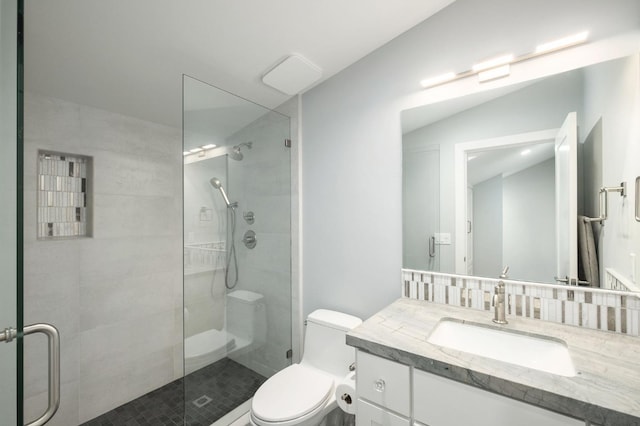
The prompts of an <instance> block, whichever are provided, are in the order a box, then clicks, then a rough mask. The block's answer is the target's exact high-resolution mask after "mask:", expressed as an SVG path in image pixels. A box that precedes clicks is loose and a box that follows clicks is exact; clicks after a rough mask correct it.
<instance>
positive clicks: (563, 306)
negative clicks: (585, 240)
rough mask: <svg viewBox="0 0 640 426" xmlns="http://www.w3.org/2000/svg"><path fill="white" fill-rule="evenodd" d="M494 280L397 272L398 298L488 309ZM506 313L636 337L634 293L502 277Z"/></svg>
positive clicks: (639, 308)
mask: <svg viewBox="0 0 640 426" xmlns="http://www.w3.org/2000/svg"><path fill="white" fill-rule="evenodd" d="M497 282H498V280H497V279H490V278H477V277H469V276H464V275H453V274H443V273H438V272H427V271H415V270H411V269H403V270H402V296H403V297H408V298H411V299H418V300H426V301H428V302H434V303H440V304H446V305H454V306H461V307H464V308H470V309H477V310H482V311H490V310H491V309H492V308H491V296H492V295H493V291H494V287H495V285H496V284H497ZM505 283H506V288H505V292H506V295H507V298H508V301H509V303H508V305H507V315H514V316H519V317H526V318H532V319H539V320H543V321H553V322H557V323H561V324H568V325H575V326H578V327H587V328H592V329H596V330H604V331H612V332H617V333H623V334H629V335H633V336H638V335H639V334H638V330H639V329H640V323H639V319H640V315H639V313H640V297H638V295H637V294H634V293H628V292H620V291H614V290H611V291H607V290H597V289H589V288H585V287H567V286H558V285H552V284H538V283H523V282H517V281H505Z"/></svg>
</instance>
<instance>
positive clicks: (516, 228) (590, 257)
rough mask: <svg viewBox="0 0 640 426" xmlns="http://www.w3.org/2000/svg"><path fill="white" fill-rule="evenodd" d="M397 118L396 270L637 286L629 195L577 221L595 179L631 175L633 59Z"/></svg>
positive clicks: (635, 150) (606, 181) (593, 195)
mask: <svg viewBox="0 0 640 426" xmlns="http://www.w3.org/2000/svg"><path fill="white" fill-rule="evenodd" d="M532 62H533V63H532V66H533V65H535V61H532ZM571 117H573V123H572V122H571V120H572V119H571ZM402 120H403V267H405V268H409V269H418V270H431V271H439V272H447V273H458V274H469V275H475V276H487V277H497V276H498V275H499V274H500V272H501V270H502V269H503V267H504V266H510V273H509V277H510V278H511V279H515V280H524V281H535V282H543V283H556V282H559V283H562V282H563V280H564V279H568V280H569V283H571V284H578V281H582V282H580V284H581V285H590V286H593V287H607V283H609V282H610V281H611V279H612V278H611V277H614V278H615V280H616V281H618V282H621V283H623V284H624V286H625V287H626V289H628V290H633V291H636V289H638V288H640V286H637V285H636V282H637V281H638V280H640V276H638V274H639V273H640V266H639V265H636V264H635V262H637V258H638V256H636V253H639V252H640V224H639V223H638V222H635V220H634V211H633V207H634V203H635V194H633V191H627V193H626V196H624V197H622V196H620V194H618V193H615V194H614V193H609V194H608V219H607V220H606V221H604V222H602V223H600V222H586V223H585V222H584V221H583V220H582V218H581V217H592V218H595V217H598V216H599V215H600V214H601V209H602V207H601V206H600V204H601V202H602V199H601V198H599V192H600V188H601V187H608V186H618V185H620V182H625V181H626V182H627V183H628V185H629V188H632V187H633V184H634V181H635V177H636V176H638V175H640V162H638V161H637V159H638V158H640V147H639V146H640V55H638V54H637V53H634V54H633V55H631V56H628V57H622V58H618V59H614V60H609V61H606V62H602V63H597V64H594V65H589V66H586V67H583V68H579V69H574V70H572V71H568V72H563V73H560V74H556V75H551V76H548V77H545V78H539V79H535V80H530V81H527V82H523V83H518V84H514V85H510V86H504V87H501V88H499V89H494V90H490V91H484V92H479V93H475V94H472V95H467V96H462V97H459V98H455V99H450V100H447V101H443V102H439V103H434V104H431V105H426V106H423V107H418V108H413V109H410V110H406V111H403V115H402ZM567 126H568V129H567V128H566V127H567ZM559 132H560V134H559ZM567 132H568V133H567ZM571 134H574V135H575V136H574V137H575V141H576V142H577V144H576V145H575V146H573V147H572V146H571V145H567V144H566V143H565V142H566V140H567V138H569V139H571ZM634 159H635V160H634ZM579 231H580V232H579ZM591 235H592V237H591ZM579 237H580V238H579ZM587 282H588V284H587Z"/></svg>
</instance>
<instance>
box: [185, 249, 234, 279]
mask: <svg viewBox="0 0 640 426" xmlns="http://www.w3.org/2000/svg"><path fill="white" fill-rule="evenodd" d="M224 261H225V243H224V241H213V242H205V243H195V244H186V245H185V246H184V273H185V275H192V274H199V273H202V272H211V271H213V270H218V269H223V268H224Z"/></svg>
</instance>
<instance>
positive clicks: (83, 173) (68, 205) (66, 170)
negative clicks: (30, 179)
mask: <svg viewBox="0 0 640 426" xmlns="http://www.w3.org/2000/svg"><path fill="white" fill-rule="evenodd" d="M91 162H92V160H91V158H90V157H84V156H80V155H67V154H60V153H51V152H44V151H39V152H38V200H37V201H38V203H37V205H38V220H37V224H38V230H37V234H38V238H39V239H48V238H55V237H76V236H89V235H90V226H89V224H88V222H89V220H88V219H89V214H88V211H89V209H90V206H88V204H89V202H88V199H87V197H88V194H89V191H88V188H89V181H88V176H89V175H90V170H89V169H90V167H91Z"/></svg>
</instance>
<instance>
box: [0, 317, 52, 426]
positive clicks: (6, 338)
mask: <svg viewBox="0 0 640 426" xmlns="http://www.w3.org/2000/svg"><path fill="white" fill-rule="evenodd" d="M34 333H43V334H46V335H47V342H48V343H49V406H48V407H47V411H45V412H44V414H43V415H42V416H40V417H38V418H37V419H36V420H34V421H32V422H31V423H27V424H26V425H25V426H42V425H44V424H45V423H47V422H48V421H49V420H51V417H53V415H54V414H55V413H56V411H58V407H60V333H58V330H57V329H56V328H55V327H54V326H52V325H50V324H32V325H28V326H26V327H24V329H23V330H22V334H23V335H24V336H27V335H29V334H34ZM17 336H18V331H17V330H16V329H15V328H5V329H4V330H3V331H2V332H0V342H6V343H9V342H11V341H13V339H15V338H16V337H17Z"/></svg>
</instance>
